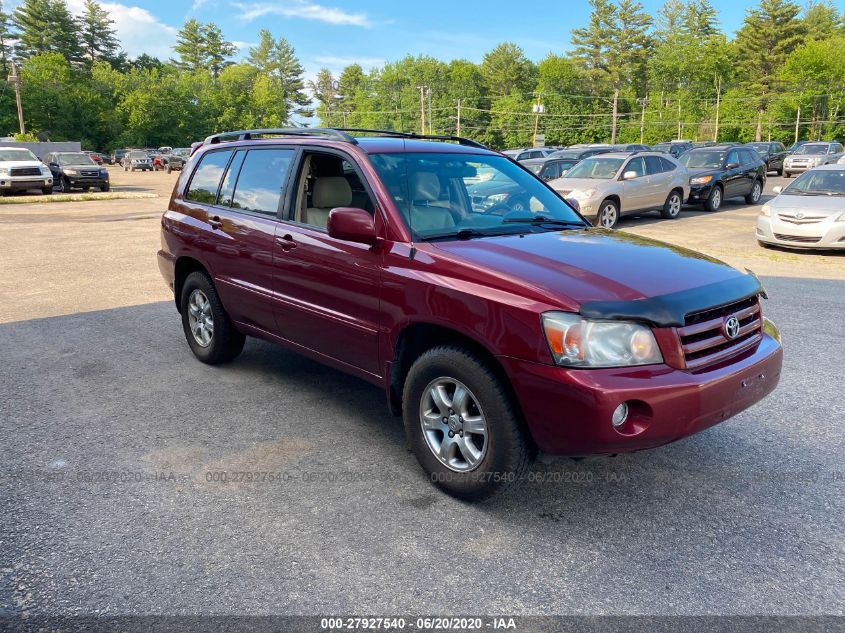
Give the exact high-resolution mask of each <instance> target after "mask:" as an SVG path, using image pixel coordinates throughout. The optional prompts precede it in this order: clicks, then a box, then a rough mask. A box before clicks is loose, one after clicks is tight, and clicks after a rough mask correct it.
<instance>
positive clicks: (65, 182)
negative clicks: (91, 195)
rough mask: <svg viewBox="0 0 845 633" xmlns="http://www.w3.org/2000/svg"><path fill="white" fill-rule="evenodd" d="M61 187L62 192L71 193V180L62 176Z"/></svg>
mask: <svg viewBox="0 0 845 633" xmlns="http://www.w3.org/2000/svg"><path fill="white" fill-rule="evenodd" d="M59 188H60V189H61V191H62V193H70V192H71V187H70V180H68V179H67V178H62V184H61V186H60V187H59Z"/></svg>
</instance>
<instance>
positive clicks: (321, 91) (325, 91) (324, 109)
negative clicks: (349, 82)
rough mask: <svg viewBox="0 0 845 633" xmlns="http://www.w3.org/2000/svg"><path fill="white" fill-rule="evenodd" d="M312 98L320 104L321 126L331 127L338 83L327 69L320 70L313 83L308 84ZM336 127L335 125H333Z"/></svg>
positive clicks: (336, 102)
mask: <svg viewBox="0 0 845 633" xmlns="http://www.w3.org/2000/svg"><path fill="white" fill-rule="evenodd" d="M308 88H309V89H310V90H311V92H312V94H313V95H314V98H315V99H317V101H319V102H320V108H319V115H320V120H321V121H322V123H323V125H326V126H328V127H331V126H332V123H333V122H332V115H333V114H334V111H335V108H336V107H337V105H338V91H337V88H338V82H337V81H336V80H335V78H334V75H332V71H330V70H329V69H328V68H321V69H320V70H319V71H318V72H317V76H316V78H315V79H314V80H313V81H309V82H308ZM335 125H337V123H335Z"/></svg>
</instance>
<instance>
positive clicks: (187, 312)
mask: <svg viewBox="0 0 845 633" xmlns="http://www.w3.org/2000/svg"><path fill="white" fill-rule="evenodd" d="M180 305H181V307H182V329H183V330H184V332H185V338H186V339H187V341H188V345H189V346H190V348H191V351H192V352H193V353H194V356H196V357H197V358H198V359H199V360H201V361H202V362H204V363H208V364H209V365H216V364H218V363H225V362H228V361H230V360H232V359H234V358H235V357H237V355H238V354H240V353H241V350H242V349H243V347H244V342H245V340H246V337H245V336H244V335H243V334H241V333H240V332H238V330H237V329H235V326H234V324H233V323H232V321H231V319H229V315H228V314H226V310H225V309H224V308H223V304H222V303H221V302H220V297H219V296H218V295H217V290H215V288H214V284H213V283H211V279H210V278H209V277H208V275H206V274H205V273H201V272H195V273H191V274H190V275H188V277H187V279H185V283H184V284H183V285H182V297H181V301H180Z"/></svg>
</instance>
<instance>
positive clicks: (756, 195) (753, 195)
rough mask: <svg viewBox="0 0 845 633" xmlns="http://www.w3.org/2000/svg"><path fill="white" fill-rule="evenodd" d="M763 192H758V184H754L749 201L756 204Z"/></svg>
mask: <svg viewBox="0 0 845 633" xmlns="http://www.w3.org/2000/svg"><path fill="white" fill-rule="evenodd" d="M762 193H763V192H762V191H761V190H760V183H759V182H755V183H754V188H753V189H752V190H751V200H752V201H753V202H754V203H755V204H756V203H757V202H758V201H759V200H760V195H761V194H762Z"/></svg>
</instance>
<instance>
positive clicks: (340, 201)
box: [311, 176, 352, 209]
mask: <svg viewBox="0 0 845 633" xmlns="http://www.w3.org/2000/svg"><path fill="white" fill-rule="evenodd" d="M311 203H312V204H313V205H314V206H315V207H320V208H326V209H334V208H335V207H348V206H349V205H350V204H352V188H351V187H350V186H349V181H347V180H346V178H344V177H343V176H323V177H322V178H317V180H315V181H314V192H313V193H312V194H311Z"/></svg>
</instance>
